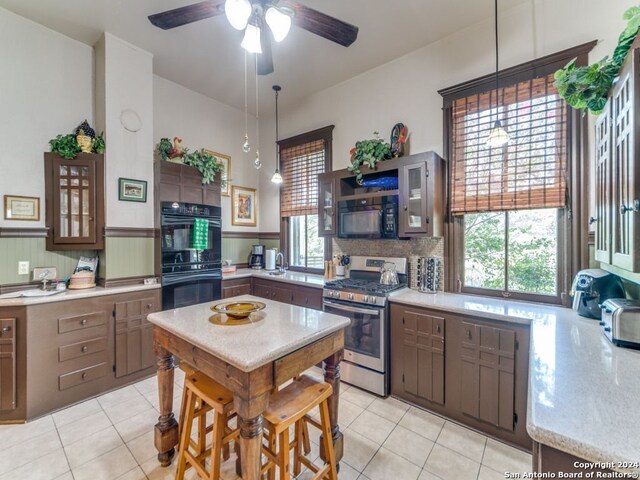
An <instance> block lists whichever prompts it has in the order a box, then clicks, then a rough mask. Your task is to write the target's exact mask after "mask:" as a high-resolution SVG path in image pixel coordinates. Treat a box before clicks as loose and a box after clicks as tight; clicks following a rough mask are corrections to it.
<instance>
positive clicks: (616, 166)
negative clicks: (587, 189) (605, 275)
mask: <svg viewBox="0 0 640 480" xmlns="http://www.w3.org/2000/svg"><path fill="white" fill-rule="evenodd" d="M639 76H640V39H638V38H636V40H635V42H634V44H633V46H632V48H631V50H630V52H629V54H628V55H627V58H626V59H625V62H624V64H623V66H622V68H621V69H620V72H619V74H618V80H617V81H616V83H615V84H614V86H613V88H612V89H611V93H610V95H609V100H608V103H607V105H606V108H605V111H604V112H603V113H602V114H601V115H600V117H599V118H598V120H597V122H596V170H595V186H596V192H595V197H596V215H595V219H596V221H597V225H596V260H598V261H601V262H605V263H609V264H611V265H614V266H616V267H619V268H622V269H624V270H627V271H630V272H640V246H639V243H640V242H639V239H640V167H638V155H640V145H638V142H640V77H639Z"/></svg>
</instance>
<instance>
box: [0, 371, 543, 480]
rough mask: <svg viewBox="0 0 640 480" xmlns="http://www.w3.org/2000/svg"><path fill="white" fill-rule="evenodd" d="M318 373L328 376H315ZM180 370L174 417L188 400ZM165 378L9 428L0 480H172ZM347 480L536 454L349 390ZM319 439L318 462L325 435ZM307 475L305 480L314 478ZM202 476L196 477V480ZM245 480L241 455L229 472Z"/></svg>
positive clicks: (452, 471) (484, 471) (495, 469)
mask: <svg viewBox="0 0 640 480" xmlns="http://www.w3.org/2000/svg"><path fill="white" fill-rule="evenodd" d="M311 373H312V374H314V375H318V374H319V371H313V372H311ZM182 381H183V378H182V372H181V371H180V370H176V388H175V392H174V393H175V399H174V411H175V412H178V411H179V408H180V400H181V395H182V388H181V384H182ZM158 415H159V413H158V400H157V384H156V377H151V378H148V379H146V380H143V381H140V382H138V383H136V384H135V385H130V386H128V387H124V388H121V389H119V390H116V391H114V392H110V393H107V394H105V395H102V396H100V397H98V398H95V399H91V400H87V401H85V402H83V403H80V404H78V405H75V406H73V407H70V408H67V409H65V410H62V411H59V412H56V413H54V414H52V415H47V416H45V417H42V418H39V419H37V420H35V421H32V422H29V423H27V424H24V425H11V426H0V480H9V479H11V480H23V479H24V480H50V479H59V480H85V479H86V480H116V479H118V480H139V479H150V480H156V479H158V480H165V479H166V480H169V479H173V478H174V476H175V462H174V463H173V464H172V466H171V467H168V468H162V467H160V466H159V464H158V462H157V460H156V450H155V448H154V446H153V425H154V424H155V423H156V422H157V417H158ZM340 427H341V429H342V431H343V433H344V437H345V451H344V458H343V459H342V462H341V464H340V474H339V477H340V480H356V479H358V480H389V479H393V480H438V479H440V480H466V479H470V480H471V479H474V480H476V479H477V480H498V479H503V478H505V477H504V472H520V473H522V472H529V471H531V455H529V454H527V453H524V452H522V451H520V450H517V449H515V448H512V447H509V446H507V445H505V444H503V443H500V442H497V441H495V440H492V439H488V438H487V437H485V436H484V435H481V434H479V433H476V432H474V431H471V430H469V429H467V428H464V427H461V426H459V425H456V424H454V423H452V422H449V421H446V420H444V419H442V418H440V417H438V416H436V415H432V414H430V413H427V412H425V411H423V410H420V409H418V408H415V407H411V406H410V405H408V404H406V403H404V402H401V401H399V400H396V399H393V398H387V399H381V398H378V397H376V396H373V395H370V394H368V393H367V392H364V391H362V390H359V389H357V388H355V387H350V386H349V385H346V384H342V386H341V397H340ZM313 430H314V429H312V434H311V440H312V447H313V448H312V456H313V457H317V456H318V434H315V433H313ZM309 473H310V472H308V471H306V472H304V471H303V472H302V474H301V475H300V477H299V478H300V480H305V479H307V478H308V477H309ZM194 477H195V475H194V473H193V470H190V472H189V474H188V478H189V479H193V478H194ZM223 478H224V480H235V479H237V478H238V477H237V476H236V474H235V456H233V455H232V457H231V460H230V461H229V462H226V463H225V464H224V466H223Z"/></svg>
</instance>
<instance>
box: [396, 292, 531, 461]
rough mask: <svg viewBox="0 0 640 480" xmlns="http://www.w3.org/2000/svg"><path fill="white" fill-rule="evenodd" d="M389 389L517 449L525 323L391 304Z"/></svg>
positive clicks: (526, 444) (521, 436)
mask: <svg viewBox="0 0 640 480" xmlns="http://www.w3.org/2000/svg"><path fill="white" fill-rule="evenodd" d="M390 344H391V357H390V367H391V394H392V395H393V396H395V397H398V398H401V399H403V400H405V401H408V402H410V403H413V404H415V405H418V406H420V407H422V408H426V409H428V410H431V411H433V412H435V413H437V414H438V415H443V416H446V417H448V418H451V419H453V420H454V421H457V422H460V423H463V424H465V425H468V426H469V427H471V428H474V429H477V430H480V431H482V432H484V433H486V434H488V435H492V436H494V437H497V438H500V439H501V440H504V441H506V442H509V443H512V444H514V445H518V446H520V447H522V448H526V449H530V448H531V438H530V437H529V435H528V434H527V430H526V410H527V389H528V372H529V326H528V325H522V324H516V323H510V322H500V321H494V320H486V319H484V318H482V317H479V316H469V315H459V314H454V313H450V312H444V311H442V310H438V309H434V308H423V307H414V306H408V305H402V304H398V303H395V302H392V303H391V328H390Z"/></svg>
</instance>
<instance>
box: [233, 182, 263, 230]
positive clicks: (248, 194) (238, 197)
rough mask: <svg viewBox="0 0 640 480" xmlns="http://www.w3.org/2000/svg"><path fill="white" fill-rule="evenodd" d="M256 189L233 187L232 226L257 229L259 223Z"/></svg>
mask: <svg viewBox="0 0 640 480" xmlns="http://www.w3.org/2000/svg"><path fill="white" fill-rule="evenodd" d="M257 201H258V197H257V195H256V189H255V188H247V187H238V186H236V185H233V186H232V187H231V225H238V226H244V227H255V226H256V225H257V223H258V213H257V212H258V206H257Z"/></svg>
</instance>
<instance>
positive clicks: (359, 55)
mask: <svg viewBox="0 0 640 480" xmlns="http://www.w3.org/2000/svg"><path fill="white" fill-rule="evenodd" d="M301 1H302V3H304V4H305V5H308V6H310V7H312V8H315V9H317V10H320V11H322V12H324V13H327V14H329V15H332V16H335V17H338V18H340V19H342V20H344V21H346V22H349V23H352V24H354V25H357V26H358V27H359V28H360V32H359V35H358V39H357V40H356V42H355V43H354V44H353V45H352V46H351V47H349V48H345V47H342V46H339V45H337V44H334V43H332V42H330V41H328V40H325V39H323V38H321V37H318V36H316V35H313V34H311V33H309V32H306V31H304V30H301V29H299V28H297V27H295V26H294V27H292V28H291V32H290V33H289V36H288V37H287V38H286V39H285V40H284V41H283V42H282V43H280V44H275V43H274V48H273V57H274V67H275V72H274V73H272V74H271V75H268V76H264V77H261V78H260V95H262V96H263V98H265V97H266V98H265V101H267V100H268V103H266V105H270V104H271V102H272V98H271V96H272V95H273V92H272V91H271V86H272V85H274V84H280V85H282V86H283V91H282V93H281V97H280V98H281V100H282V103H283V105H286V104H288V103H290V102H295V101H297V100H299V99H300V98H303V97H305V96H307V95H310V94H312V93H314V92H318V91H320V90H323V89H326V88H328V87H330V86H332V85H335V84H338V83H340V82H342V81H344V80H347V79H349V78H351V77H354V76H356V75H358V74H361V73H363V72H365V71H367V70H370V69H372V68H374V67H376V66H378V65H382V64H384V63H387V62H389V61H390V60H393V59H394V58H397V57H399V56H402V55H404V54H406V53H408V52H411V51H413V50H416V49H418V48H420V47H422V46H424V45H427V44H429V43H431V42H434V41H436V40H438V39H440V38H442V37H445V36H447V35H449V34H451V33H453V32H455V31H458V30H461V29H464V28H466V27H468V26H470V25H473V24H474V23H477V22H479V21H482V20H485V19H487V18H489V17H491V16H492V15H493V1H492V0H393V1H392V0H301ZM526 1H530V0H501V2H500V8H501V9H508V8H510V7H513V6H515V5H517V4H520V3H524V2H526ZM191 3H194V0H90V1H87V0H0V6H2V7H5V8H7V9H8V10H11V11H13V12H15V13H17V14H19V15H22V16H24V17H27V18H29V19H31V20H33V21H35V22H37V23H40V24H42V25H45V26H47V27H49V28H51V29H53V30H56V31H58V32H61V33H63V34H65V35H67V36H69V37H71V38H74V39H76V40H79V41H81V42H83V43H86V44H88V45H93V44H94V43H95V42H96V40H98V38H99V37H100V35H101V33H102V32H103V31H108V32H110V33H112V34H113V35H115V36H117V37H119V38H122V39H123V40H126V41H128V42H130V43H132V44H134V45H137V46H139V47H141V48H143V49H144V50H147V51H149V52H151V53H153V55H154V62H153V63H154V72H155V73H156V74H158V75H160V76H161V77H164V78H167V79H169V80H172V81H174V82H176V83H179V84H181V85H184V86H185V87H187V88H190V89H192V90H195V91H197V92H200V93H202V94H204V95H207V96H209V97H211V98H215V99H217V100H220V101H222V102H224V103H227V104H229V105H232V106H235V107H237V108H243V105H244V83H243V75H244V73H243V71H244V66H243V52H244V50H242V48H241V47H240V41H241V40H242V32H238V31H236V30H234V29H233V28H232V27H231V26H230V25H229V23H228V22H227V19H226V18H225V16H224V15H221V16H218V17H214V18H210V19H207V20H201V21H199V22H196V23H193V24H190V25H186V26H183V27H178V28H176V29H173V30H167V31H164V30H160V29H158V28H156V27H154V26H153V25H151V24H150V23H149V21H148V20H147V16H148V15H150V14H153V13H158V12H162V11H164V10H169V9H172V8H176V7H179V6H183V5H189V4H191ZM487 48H492V45H487ZM390 81H391V79H390ZM252 97H253V96H252V95H251V96H250V98H252ZM250 102H251V101H250ZM261 104H262V102H261Z"/></svg>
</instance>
